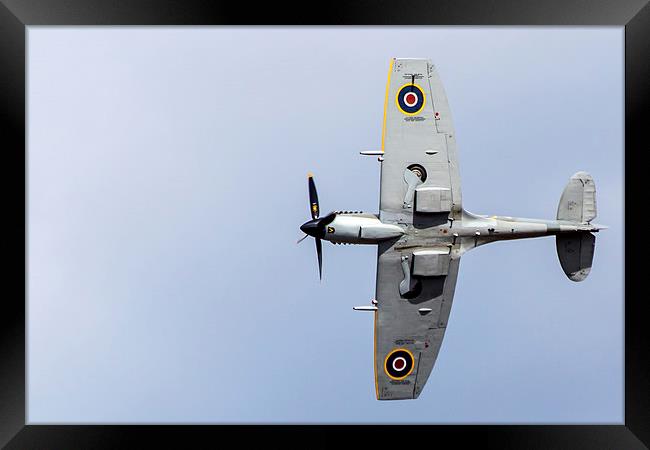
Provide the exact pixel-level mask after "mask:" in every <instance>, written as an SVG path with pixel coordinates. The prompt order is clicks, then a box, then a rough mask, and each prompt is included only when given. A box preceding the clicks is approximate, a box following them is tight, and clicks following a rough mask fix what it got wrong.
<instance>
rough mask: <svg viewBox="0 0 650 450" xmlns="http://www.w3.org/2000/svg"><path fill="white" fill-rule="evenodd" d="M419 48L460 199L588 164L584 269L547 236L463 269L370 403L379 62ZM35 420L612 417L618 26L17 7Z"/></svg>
mask: <svg viewBox="0 0 650 450" xmlns="http://www.w3.org/2000/svg"><path fill="white" fill-rule="evenodd" d="M393 56H399V57H425V58H430V59H431V60H432V61H433V63H434V64H435V65H436V66H437V68H438V71H439V73H440V75H441V77H442V80H443V83H444V85H445V89H446V92H447V96H448V98H449V102H450V106H451V110H452V114H453V118H454V123H455V128H456V138H457V142H458V149H459V161H460V171H461V178H462V191H463V203H464V206H465V207H466V208H467V209H468V210H470V211H472V212H475V213H479V214H500V215H512V216H520V217H534V218H554V217H555V212H556V208H557V202H558V200H559V197H560V194H561V192H562V190H563V188H564V185H565V184H566V182H567V181H568V179H569V177H570V176H571V175H572V174H573V173H575V172H577V171H578V170H586V171H588V172H590V173H591V174H592V175H593V176H594V179H595V181H596V188H597V201H598V218H597V219H596V222H598V223H602V224H606V225H609V226H610V229H608V230H606V231H603V232H601V233H600V234H599V235H598V236H597V243H596V254H595V258H594V267H593V270H592V272H591V274H590V276H589V278H588V279H587V280H586V281H585V282H583V283H573V282H571V281H569V280H568V279H567V278H566V277H565V276H564V274H563V272H562V270H561V268H560V265H559V263H558V261H557V257H556V254H555V243H554V242H553V239H552V238H544V239H531V240H524V241H516V242H506V243H496V244H490V245H487V246H484V247H481V248H479V249H477V250H474V251H471V252H470V253H468V254H466V255H465V256H464V257H463V259H462V261H461V264H460V273H459V278H458V285H457V288H456V295H455V299H454V304H453V308H452V312H451V318H450V321H449V327H448V330H447V333H446V336H445V340H444V342H443V346H442V349H441V352H440V355H439V357H438V361H437V363H436V366H435V367H434V370H433V372H432V374H431V376H430V378H429V381H428V383H427V386H426V387H425V389H424V391H423V393H422V394H421V396H420V398H419V399H418V400H415V401H399V402H378V401H377V400H375V395H374V384H373V372H372V370H373V369H372V361H373V340H372V315H371V314H364V313H358V312H354V311H353V310H352V306H355V305H364V304H367V303H368V302H369V300H370V299H371V298H372V297H373V296H374V286H375V267H376V248H375V247H374V246H346V247H342V246H341V247H339V246H337V247H335V246H332V245H330V244H328V243H325V244H324V277H323V282H322V283H321V282H319V281H318V272H317V266H316V255H315V249H314V245H313V243H312V242H311V240H306V241H305V242H303V243H302V244H300V245H296V243H295V241H296V239H298V238H299V237H300V236H301V233H300V231H299V229H298V227H299V226H300V224H301V223H303V222H304V221H305V220H307V219H308V216H309V207H308V200H307V182H306V177H305V175H306V173H307V172H308V171H312V172H314V174H315V178H316V183H317V186H318V191H319V196H320V201H321V209H322V210H323V211H329V210H333V209H343V210H346V209H347V210H363V211H368V212H377V208H378V203H379V166H378V163H377V162H376V160H375V159H373V158H368V157H361V156H359V155H358V151H360V150H368V149H377V148H379V147H380V141H381V120H382V112H383V103H384V91H385V83H386V75H387V70H388V63H389V59H390V58H391V57H393ZM27 81H28V160H27V162H28V311H27V312H28V379H27V381H28V421H29V422H31V423H61V422H69V423H94V422H113V423H125V422H137V423H143V422H167V423H184V422H185V423H241V422H247V423H315V422H325V423H376V422H381V423H402V422H409V423H412V422H417V423H622V421H623V367H624V366H623V308H624V304H623V270H624V267H623V157H624V153H623V28H621V27H605V28H595V27H576V28H546V27H534V28H524V27H508V28H499V27H482V28H474V27H412V28H401V27H359V28H355V27H350V28H337V27H315V28H307V27H304V28H303V27H296V28H293V29H289V28H275V27H259V28H230V27H222V28H215V27H176V28H174V27H169V28H168V27H155V28H138V27H110V28H108V27H104V28H102V27H78V28H69V27H67V28H63V27H29V28H28V80H27Z"/></svg>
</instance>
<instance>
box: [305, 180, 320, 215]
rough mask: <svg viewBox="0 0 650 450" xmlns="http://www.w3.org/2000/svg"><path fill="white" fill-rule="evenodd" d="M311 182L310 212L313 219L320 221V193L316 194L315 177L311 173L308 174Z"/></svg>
mask: <svg viewBox="0 0 650 450" xmlns="http://www.w3.org/2000/svg"><path fill="white" fill-rule="evenodd" d="M307 179H308V180H309V210H310V212H311V218H312V219H318V216H319V215H320V207H319V205H318V193H317V192H316V184H315V183H314V175H312V173H311V172H309V173H308V174H307Z"/></svg>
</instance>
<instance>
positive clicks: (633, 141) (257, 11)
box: [0, 0, 650, 449]
mask: <svg viewBox="0 0 650 450" xmlns="http://www.w3.org/2000/svg"><path fill="white" fill-rule="evenodd" d="M234 24H241V25H258V24H277V25H332V24H333V25H373V24H374V25H524V26H526V25H580V26H583V25H584V26H590V25H616V26H624V27H625V155H626V158H625V160H626V163H625V192H626V203H627V204H636V205H641V206H643V203H636V202H634V200H633V199H634V198H635V197H636V196H639V197H640V202H643V197H644V196H643V195H638V193H644V192H645V190H644V187H643V186H641V181H642V180H643V175H642V173H641V171H642V170H643V166H642V164H634V163H633V158H634V155H637V154H639V155H640V154H641V153H642V152H643V151H646V150H647V149H648V133H647V132H646V128H647V125H646V121H645V119H646V118H647V112H648V99H649V84H650V83H649V82H650V6H648V0H624V1H620V0H619V1H606V0H592V1H585V0H545V1H535V0H492V1H488V0H484V1H473V0H455V1H454V0H436V1H432V0H431V1H429V0H421V1H402V2H388V1H382V0H361V1H349V2H345V3H344V2H337V3H335V2H331V3H328V4H311V5H305V4H297V3H296V4H293V3H284V4H275V3H267V4H265V5H264V4H262V3H261V2H259V3H257V2H256V3H249V4H242V3H237V2H224V1H204V0H188V1H178V0H158V1H153V0H0V98H1V99H2V115H1V119H2V120H0V129H1V133H0V137H1V139H2V143H3V145H2V150H3V151H2V155H3V162H4V165H3V167H4V168H5V170H4V176H3V177H1V179H2V183H3V185H4V186H5V187H4V192H5V193H8V194H9V195H6V196H3V198H4V202H3V206H4V211H5V214H4V221H5V223H7V224H8V233H5V234H4V236H5V239H4V240H3V241H4V245H3V247H4V248H5V249H6V250H5V255H6V254H8V255H9V257H10V260H11V263H12V264H10V265H8V267H6V268H5V270H4V273H5V277H3V278H4V285H5V292H7V294H5V295H4V296H3V301H2V310H1V311H2V312H1V313H0V446H4V445H6V448H11V449H26V448H65V449H71V448H100V447H101V448H123V447H142V446H143V445H142V444H143V443H144V444H146V445H145V446H158V445H157V444H166V445H170V444H171V445H174V446H181V445H182V446H184V447H187V441H188V440H196V439H201V440H204V439H205V440H206V442H214V443H215V445H216V444H219V443H221V440H222V439H223V433H224V432H228V433H233V432H234V433H237V434H238V435H240V436H243V437H246V436H250V435H251V433H249V432H250V431H256V432H257V433H263V434H265V435H270V436H271V437H274V436H277V437H278V438H280V439H283V440H285V439H287V438H289V439H291V440H293V441H298V442H300V441H303V442H312V443H320V444H322V443H324V442H326V441H327V440H328V439H327V438H328V437H330V436H332V431H339V430H341V429H343V430H347V431H352V432H353V433H355V434H360V436H361V437H363V438H366V437H378V438H379V439H381V440H382V441H384V443H388V442H391V441H395V442H398V441H400V440H402V439H403V438H404V434H403V432H402V431H399V430H396V429H395V427H393V426H359V427H356V426H355V427H354V429H353V430H351V429H350V427H334V428H333V427H329V426H303V427H298V428H295V427H284V426H261V425H259V426H235V427H224V426H216V425H215V426H211V425H205V426H194V425H191V426H181V425H175V426H165V425H159V426H158V425H155V426H137V425H136V426H117V425H110V426H109V425H93V426H73V425H69V426H45V425H26V423H25V422H26V415H25V413H26V404H25V400H26V395H25V394H26V391H25V389H26V383H25V381H26V377H25V375H26V370H25V338H26V334H25V332H26V324H25V293H26V292H25V286H26V279H27V278H26V275H27V274H26V264H25V263H26V257H25V250H26V247H25V244H26V241H25V239H26V215H25V212H26V209H25V203H26V196H25V194H26V191H25V186H26V177H27V176H28V174H27V173H26V165H25V155H26V153H25V67H26V66H25V63H26V59H25V55H26V53H25V51H26V47H25V36H26V27H27V26H30V25H234ZM594 119H595V120H602V121H603V124H605V123H606V117H603V116H601V117H598V115H596V116H595V117H594ZM644 143H645V144H644ZM628 198H629V199H630V201H629V202H628V201H627V199H628ZM625 211H626V212H625V219H626V220H625V224H626V225H625V231H626V234H627V231H628V227H630V226H631V225H630V224H631V222H632V220H631V219H632V217H633V216H632V215H633V214H636V211H635V210H632V209H631V208H626V209H625ZM635 231H636V233H637V235H639V234H638V233H639V232H642V231H641V230H639V229H638V226H637V228H636V229H635ZM630 242H632V243H630ZM638 245H639V244H638V242H637V241H632V239H626V240H625V254H626V267H625V298H626V303H625V423H624V425H563V426H555V425H547V426H545V425H538V426H532V425H531V426H528V425H526V426H521V425H520V426H514V425H512V426H511V425H503V426H445V425H427V426H417V427H415V426H407V427H404V428H406V430H407V433H415V435H416V436H417V437H419V438H421V439H428V440H429V441H430V443H431V445H434V444H440V443H441V442H444V441H450V442H453V443H454V447H458V446H461V445H463V444H467V443H470V444H472V443H474V444H478V445H481V447H494V448H500V449H504V448H540V449H551V448H571V449H578V448H588V449H599V448H603V449H637V448H647V446H648V445H650V391H649V389H648V388H649V386H650V364H648V361H649V358H648V355H649V352H648V350H649V349H650V343H649V339H648V336H649V335H650V331H649V329H650V327H648V326H646V324H645V322H646V319H645V317H647V316H646V314H644V313H645V312H646V311H647V307H646V306H645V304H646V302H647V300H646V295H644V294H643V292H644V291H642V290H640V289H639V290H637V289H636V287H637V286H636V284H638V283H640V282H641V281H643V279H644V278H643V275H642V270H643V265H642V264H635V263H634V262H633V261H632V258H633V257H634V253H640V252H642V251H643V250H642V249H641V248H639V247H636V246H638ZM21 275H22V276H21ZM7 287H8V288H9V289H7ZM636 292H639V293H640V294H639V295H635V293H636ZM396 431H399V432H397V433H396ZM304 439H308V441H304ZM409 442H411V441H410V439H409ZM423 442H425V443H426V441H423ZM310 446H311V445H310Z"/></svg>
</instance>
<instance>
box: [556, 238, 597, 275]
mask: <svg viewBox="0 0 650 450" xmlns="http://www.w3.org/2000/svg"><path fill="white" fill-rule="evenodd" d="M555 243H556V247H557V256H558V258H559V259H560V265H561V266H562V270H564V273H565V274H566V276H567V277H569V279H570V280H572V281H582V280H584V279H585V278H587V275H589V272H590V271H591V263H592V261H593V259H594V248H595V246H596V236H594V235H593V234H591V233H589V232H582V233H577V234H569V235H565V234H559V235H557V237H556V242H555Z"/></svg>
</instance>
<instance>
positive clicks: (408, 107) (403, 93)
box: [396, 84, 426, 116]
mask: <svg viewBox="0 0 650 450" xmlns="http://www.w3.org/2000/svg"><path fill="white" fill-rule="evenodd" d="M396 101H397V107H398V108H399V110H400V111H402V112H403V113H404V114H407V115H410V116H412V115H415V114H417V113H419V112H420V111H422V108H424V103H425V102H426V97H425V95H424V92H422V89H420V86H418V85H417V84H405V85H404V86H402V87H401V88H400V89H399V90H398V91H397V98H396Z"/></svg>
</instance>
